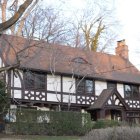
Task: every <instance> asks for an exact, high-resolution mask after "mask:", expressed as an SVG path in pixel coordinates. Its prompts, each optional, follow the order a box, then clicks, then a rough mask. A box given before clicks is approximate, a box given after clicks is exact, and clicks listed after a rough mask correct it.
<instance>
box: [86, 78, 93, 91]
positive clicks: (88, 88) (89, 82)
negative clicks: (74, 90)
mask: <svg viewBox="0 0 140 140" xmlns="http://www.w3.org/2000/svg"><path fill="white" fill-rule="evenodd" d="M85 82H86V83H85V90H86V93H93V81H92V80H86V81H85Z"/></svg>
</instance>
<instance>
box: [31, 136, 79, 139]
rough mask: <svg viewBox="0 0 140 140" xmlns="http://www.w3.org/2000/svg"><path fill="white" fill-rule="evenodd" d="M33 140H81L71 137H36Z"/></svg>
mask: <svg viewBox="0 0 140 140" xmlns="http://www.w3.org/2000/svg"><path fill="white" fill-rule="evenodd" d="M32 139H33V140H80V138H79V137H70V136H50V137H49V136H36V137H33V138H32Z"/></svg>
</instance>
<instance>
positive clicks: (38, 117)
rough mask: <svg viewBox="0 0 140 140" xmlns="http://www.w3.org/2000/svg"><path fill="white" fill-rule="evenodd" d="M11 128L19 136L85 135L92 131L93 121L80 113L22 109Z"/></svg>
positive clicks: (18, 111)
mask: <svg viewBox="0 0 140 140" xmlns="http://www.w3.org/2000/svg"><path fill="white" fill-rule="evenodd" d="M11 111H12V110H11ZM10 127H11V130H12V131H14V132H15V133H17V134H45V135H84V134H85V133H87V132H88V131H89V130H91V119H90V115H89V114H83V113H78V112H55V111H36V110H27V109H24V110H23V109H22V110H16V122H13V123H10Z"/></svg>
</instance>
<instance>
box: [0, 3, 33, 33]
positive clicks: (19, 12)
mask: <svg viewBox="0 0 140 140" xmlns="http://www.w3.org/2000/svg"><path fill="white" fill-rule="evenodd" d="M0 2H1V3H0V4H1V10H2V23H1V24H0V32H1V33H2V32H3V31H5V30H6V29H9V28H10V27H11V26H12V25H14V24H15V23H16V22H17V21H18V20H19V19H20V17H21V16H22V15H23V13H24V12H25V10H26V9H27V8H28V7H29V6H30V5H31V3H32V2H33V0H26V1H25V2H24V3H23V4H21V5H20V7H19V9H18V10H17V11H16V12H15V13H14V15H13V16H12V17H11V18H10V19H8V20H6V6H7V0H3V2H2V1H0ZM17 2H18V1H17V0H15V1H14V3H17ZM14 3H13V4H14Z"/></svg>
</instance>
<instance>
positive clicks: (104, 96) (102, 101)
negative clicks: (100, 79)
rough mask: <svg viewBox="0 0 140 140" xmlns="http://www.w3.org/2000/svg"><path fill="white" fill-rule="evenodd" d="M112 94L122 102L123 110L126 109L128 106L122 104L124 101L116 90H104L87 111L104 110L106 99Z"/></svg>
mask: <svg viewBox="0 0 140 140" xmlns="http://www.w3.org/2000/svg"><path fill="white" fill-rule="evenodd" d="M112 94H115V95H116V96H117V97H118V98H119V100H120V101H121V102H122V105H123V106H124V107H125V109H128V105H127V104H126V103H125V102H124V99H122V97H121V96H120V94H119V93H118V91H117V90H116V89H104V90H103V91H102V93H101V94H100V95H99V97H98V99H97V100H96V101H95V103H94V104H93V105H91V106H90V108H89V110H94V109H102V108H104V106H105V104H106V103H107V101H108V99H109V98H110V97H111V95H112Z"/></svg>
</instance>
